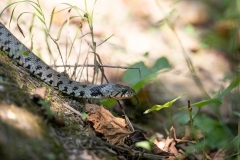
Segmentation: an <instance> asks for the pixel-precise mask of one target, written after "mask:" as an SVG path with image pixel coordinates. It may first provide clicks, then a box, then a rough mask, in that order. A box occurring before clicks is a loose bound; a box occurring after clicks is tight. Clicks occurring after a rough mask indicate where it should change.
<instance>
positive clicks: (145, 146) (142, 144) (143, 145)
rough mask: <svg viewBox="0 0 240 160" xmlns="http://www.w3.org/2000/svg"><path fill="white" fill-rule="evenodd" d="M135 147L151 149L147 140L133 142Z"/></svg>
mask: <svg viewBox="0 0 240 160" xmlns="http://www.w3.org/2000/svg"><path fill="white" fill-rule="evenodd" d="M135 146H136V147H141V148H144V149H147V150H149V151H150V150H151V147H152V145H151V143H150V142H149V141H141V142H137V143H136V144H135Z"/></svg>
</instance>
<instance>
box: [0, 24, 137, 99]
mask: <svg viewBox="0 0 240 160" xmlns="http://www.w3.org/2000/svg"><path fill="white" fill-rule="evenodd" d="M0 50H1V51H2V52H4V53H5V54H7V56H8V57H10V59H11V60H13V61H16V62H17V63H18V65H20V66H22V67H24V68H26V69H27V70H28V71H29V72H30V73H31V74H33V75H34V76H36V77H37V78H38V79H40V80H41V81H43V82H44V83H46V84H47V85H49V86H52V87H54V88H55V89H57V90H59V91H61V92H63V93H65V94H67V95H70V96H73V97H77V98H84V99H115V100H121V99H129V98H132V97H133V96H135V91H134V90H133V89H132V88H131V87H129V86H125V85H121V84H114V83H106V84H100V85H98V84H88V83H82V82H78V81H74V80H72V79H70V78H69V77H67V76H65V75H63V74H60V73H59V72H57V71H55V70H54V69H53V68H51V67H50V66H49V65H47V64H46V63H45V62H44V61H42V60H41V59H40V58H39V57H38V56H36V55H35V54H34V53H33V52H32V51H31V50H29V49H28V48H27V47H26V46H25V45H24V44H23V43H22V42H21V41H19V40H18V39H17V38H16V37H15V36H14V35H13V34H12V33H11V32H10V31H9V30H8V29H7V28H6V27H5V26H4V25H3V24H2V23H1V22H0Z"/></svg>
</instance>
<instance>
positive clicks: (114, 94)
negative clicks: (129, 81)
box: [103, 84, 136, 100]
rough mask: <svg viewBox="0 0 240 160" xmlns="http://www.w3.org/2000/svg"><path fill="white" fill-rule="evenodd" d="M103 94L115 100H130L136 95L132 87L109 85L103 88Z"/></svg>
mask: <svg viewBox="0 0 240 160" xmlns="http://www.w3.org/2000/svg"><path fill="white" fill-rule="evenodd" d="M103 92H104V94H105V95H106V98H107V99H115V100H120V99H129V98H132V97H133V96H135V94H136V93H135V91H134V90H133V89H132V88H131V87H129V86H124V85H120V84H107V86H106V87H104V88H103Z"/></svg>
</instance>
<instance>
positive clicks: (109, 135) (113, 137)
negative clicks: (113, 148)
mask: <svg viewBox="0 0 240 160" xmlns="http://www.w3.org/2000/svg"><path fill="white" fill-rule="evenodd" d="M86 112H87V113H88V116H87V118H86V120H87V121H89V122H92V123H93V128H94V129H95V131H96V132H99V133H101V134H102V135H103V138H104V139H106V140H107V141H108V142H109V143H111V144H113V145H123V144H124V141H125V139H126V138H127V136H128V135H129V134H130V133H131V132H130V131H128V128H127V124H126V122H125V120H124V119H123V118H118V117H114V116H113V115H112V114H111V113H110V112H109V111H108V110H106V109H105V108H104V107H103V106H98V105H94V104H87V105H86Z"/></svg>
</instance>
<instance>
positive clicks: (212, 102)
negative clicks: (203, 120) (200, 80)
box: [179, 98, 222, 110]
mask: <svg viewBox="0 0 240 160" xmlns="http://www.w3.org/2000/svg"><path fill="white" fill-rule="evenodd" d="M221 103H222V102H221V101H220V100H219V99H218V98H213V99H208V100H204V101H200V102H197V103H194V104H191V107H198V108H202V107H203V106H205V105H208V104H221ZM187 108H188V106H184V107H181V108H179V110H184V109H187Z"/></svg>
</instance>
